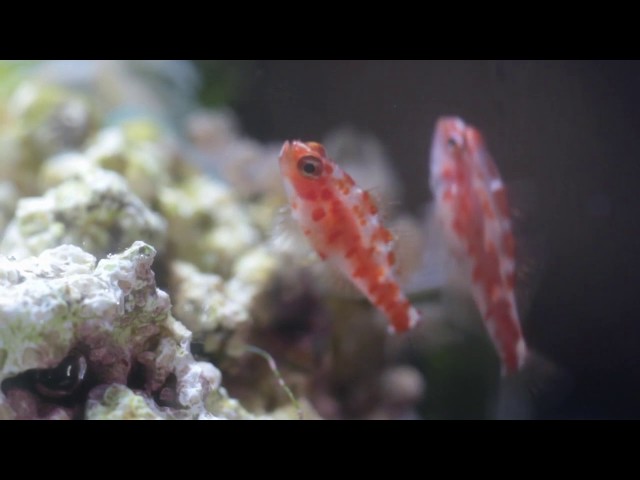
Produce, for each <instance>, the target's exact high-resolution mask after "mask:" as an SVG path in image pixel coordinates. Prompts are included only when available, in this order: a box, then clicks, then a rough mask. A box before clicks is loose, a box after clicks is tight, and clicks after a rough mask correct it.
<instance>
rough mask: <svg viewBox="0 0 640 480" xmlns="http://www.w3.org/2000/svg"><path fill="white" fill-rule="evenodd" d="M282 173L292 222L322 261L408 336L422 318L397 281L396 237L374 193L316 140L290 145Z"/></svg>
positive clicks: (284, 154) (283, 155)
mask: <svg viewBox="0 0 640 480" xmlns="http://www.w3.org/2000/svg"><path fill="white" fill-rule="evenodd" d="M279 161H280V170H281V173H282V178H283V181H284V186H285V190H286V192H287V197H288V199H289V204H290V206H291V211H292V215H293V218H294V219H295V220H296V222H297V224H298V225H299V227H300V228H301V230H302V232H303V234H304V235H305V236H306V237H307V239H308V240H309V242H310V243H311V245H312V246H313V248H314V249H315V251H316V253H317V254H318V255H319V256H320V258H321V259H322V260H324V261H326V262H328V263H330V264H331V265H333V266H334V267H336V268H337V269H338V270H339V271H341V272H342V274H344V275H345V276H346V277H347V278H348V279H350V280H351V282H352V283H353V284H354V285H355V286H356V287H357V288H358V289H359V290H360V291H361V292H362V293H363V294H364V295H365V296H366V297H367V298H368V299H369V300H370V301H371V302H372V303H373V304H374V305H376V306H377V307H378V308H379V309H380V310H382V311H383V312H384V313H385V315H386V316H387V317H388V319H389V324H390V330H391V331H393V332H404V331H406V330H408V329H410V328H412V327H413V326H415V324H416V323H417V322H418V320H419V319H420V314H419V313H418V311H417V310H416V309H415V308H414V307H413V306H412V305H411V304H410V302H409V301H408V300H407V298H406V297H405V296H404V294H403V293H402V291H401V289H400V286H399V285H398V282H397V280H396V277H395V272H394V270H395V268H394V265H395V263H396V259H395V253H394V251H393V240H394V239H393V235H392V234H391V232H390V231H389V230H387V229H386V228H385V227H384V226H383V225H382V223H381V221H380V218H379V214H378V209H377V207H376V205H375V203H374V202H373V200H372V199H371V197H370V195H369V193H368V192H367V191H365V190H362V189H361V188H359V187H358V186H357V185H356V184H355V182H354V180H353V179H352V178H351V176H350V175H349V174H348V173H346V172H344V171H343V170H342V169H341V168H340V167H339V166H338V165H336V164H335V163H333V162H332V161H331V160H330V159H329V158H328V157H327V154H326V152H325V150H324V148H323V147H322V146H321V145H320V144H318V143H315V142H308V143H303V142H300V141H293V142H285V143H284V145H283V147H282V150H281V152H280V159H279Z"/></svg>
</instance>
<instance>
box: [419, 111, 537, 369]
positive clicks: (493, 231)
mask: <svg viewBox="0 0 640 480" xmlns="http://www.w3.org/2000/svg"><path fill="white" fill-rule="evenodd" d="M430 168H431V189H432V191H433V194H434V197H435V204H436V214H437V217H438V220H439V222H440V223H441V225H442V227H443V229H444V232H445V237H446V240H447V244H448V246H449V249H450V251H451V253H452V254H453V255H454V256H455V257H456V258H457V259H458V260H460V262H461V263H462V265H463V267H464V269H465V275H466V276H467V277H468V280H469V282H470V284H471V293H472V296H473V299H474V301H475V303H476V305H477V307H478V309H479V311H480V313H481V315H482V318H483V320H484V323H485V326H486V328H487V330H488V332H489V335H490V336H491V339H492V341H493V343H494V345H495V346H496V349H497V351H498V354H499V356H500V359H501V361H502V365H503V373H507V374H510V373H514V372H516V371H517V370H519V369H520V368H521V367H522V366H523V365H524V363H525V360H526V358H527V355H528V350H527V345H526V343H525V340H524V337H523V335H522V329H521V327H520V319H519V317H518V308H517V305H516V294H515V287H516V265H515V240H514V236H513V232H512V222H511V217H510V209H509V205H508V200H507V194H506V189H505V185H504V183H503V181H502V179H501V177H500V173H499V171H498V169H497V167H496V165H495V163H494V161H493V158H492V157H491V154H490V153H489V151H488V150H487V147H486V145H485V142H484V139H483V137H482V135H481V134H480V132H479V131H478V130H476V129H475V128H474V127H472V126H469V125H467V124H465V122H464V121H463V120H461V119H460V118H455V117H443V118H440V119H439V120H438V122H437V125H436V130H435V134H434V136H433V142H432V146H431V165H430Z"/></svg>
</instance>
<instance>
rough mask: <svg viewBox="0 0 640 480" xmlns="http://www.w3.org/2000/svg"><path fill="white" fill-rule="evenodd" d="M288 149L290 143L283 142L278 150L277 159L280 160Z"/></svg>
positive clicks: (287, 141)
mask: <svg viewBox="0 0 640 480" xmlns="http://www.w3.org/2000/svg"><path fill="white" fill-rule="evenodd" d="M290 148H291V143H289V140H285V142H284V143H283V144H282V148H281V149H280V153H279V154H278V158H282V157H283V156H284V155H285V153H286V152H287V151H288V150H289V149H290Z"/></svg>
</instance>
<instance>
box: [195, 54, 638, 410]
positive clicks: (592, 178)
mask: <svg viewBox="0 0 640 480" xmlns="http://www.w3.org/2000/svg"><path fill="white" fill-rule="evenodd" d="M199 65H200V67H201V68H202V70H203V71H204V72H205V74H206V73H207V72H209V71H211V70H216V69H222V70H224V71H225V72H227V73H229V72H230V73H229V77H228V78H229V79H231V81H232V83H233V85H234V89H235V90H234V91H233V100H232V102H231V103H232V106H233V107H234V109H235V110H236V111H237V112H238V113H239V115H240V118H241V120H242V124H243V127H244V130H245V132H246V133H247V134H249V135H250V136H252V137H256V138H258V139H262V140H284V139H292V138H301V139H303V140H319V139H321V138H322V137H323V136H324V135H325V134H326V133H327V132H328V131H330V130H332V129H334V128H335V127H337V126H340V125H345V124H349V125H354V126H356V127H358V128H359V129H361V130H364V131H368V132H372V133H374V134H375V135H376V136H377V137H378V138H379V139H380V140H381V141H382V142H383V143H384V145H385V146H386V148H387V149H388V152H389V154H390V157H391V158H392V159H393V160H394V161H395V163H396V166H397V171H398V172H399V175H400V177H401V179H402V180H403V181H404V185H405V191H404V199H403V200H404V202H405V206H406V207H407V208H409V209H411V210H412V211H414V212H418V211H419V209H420V207H421V206H422V205H423V204H424V203H425V202H427V201H428V200H429V199H430V192H429V188H428V173H427V167H428V153H429V146H430V142H431V135H432V130H433V126H434V123H435V121H436V119H437V117H438V116H440V115H445V114H455V115H458V116H461V117H462V118H464V119H465V120H467V121H468V122H470V123H472V124H474V125H476V126H478V127H479V128H480V129H481V130H482V131H483V132H484V134H485V137H486V139H487V141H488V143H489V146H490V149H491V151H492V152H493V154H494V157H495V159H496V161H497V163H498V166H499V168H500V170H501V172H502V175H503V177H504V178H505V180H506V181H507V182H509V181H512V180H515V179H526V180H527V181H528V182H531V183H532V184H534V185H535V186H536V195H535V209H536V212H537V214H538V217H539V218H538V220H537V221H538V222H540V223H539V225H540V228H541V229H543V230H544V231H545V234H546V237H547V247H546V249H545V253H544V264H545V269H544V273H543V277H542V280H541V282H540V284H539V288H538V289H537V290H536V295H535V297H534V300H533V303H532V307H531V310H530V312H529V314H528V317H527V318H526V319H525V320H524V330H525V334H526V336H527V337H528V338H529V343H530V344H531V345H532V346H533V347H534V348H536V349H538V350H540V351H541V352H543V353H545V354H546V355H548V356H549V357H551V358H552V359H554V360H555V361H556V362H558V363H559V364H561V365H562V366H564V367H565V368H567V369H568V370H569V372H570V373H571V374H572V375H573V377H574V380H575V388H574V390H573V393H572V394H571V395H570V397H569V398H567V399H566V400H565V401H564V402H563V403H562V404H561V405H560V406H559V407H558V408H556V409H555V410H554V412H552V413H551V414H550V415H551V416H557V417H561V418H566V417H569V418H640V323H639V322H640V319H639V318H638V308H637V305H638V304H639V303H640V289H639V287H640V282H639V281H638V274H637V272H638V268H639V267H640V262H639V258H640V256H639V254H638V246H639V245H640V220H639V217H640V215H639V213H640V210H638V207H640V202H639V201H638V199H639V198H640V197H639V196H638V195H636V194H635V191H636V188H637V185H638V180H640V175H639V173H640V135H639V127H640V92H639V89H638V87H639V86H640V63H639V62H636V61H346V60H342V61H239V62H223V63H220V62H216V63H209V62H208V61H200V62H199Z"/></svg>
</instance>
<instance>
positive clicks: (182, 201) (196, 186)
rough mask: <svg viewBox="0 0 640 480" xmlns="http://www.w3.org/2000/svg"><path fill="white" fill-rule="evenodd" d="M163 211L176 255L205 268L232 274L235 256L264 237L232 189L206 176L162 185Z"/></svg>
mask: <svg viewBox="0 0 640 480" xmlns="http://www.w3.org/2000/svg"><path fill="white" fill-rule="evenodd" d="M159 211H160V213H161V214H162V215H163V216H164V217H165V218H166V219H167V222H168V232H169V243H170V247H171V249H172V250H173V252H174V255H175V256H176V257H177V258H179V259H181V260H184V261H187V262H189V263H192V264H194V265H196V266H197V267H198V268H199V269H200V270H202V271H204V272H215V273H217V274H219V275H222V276H225V277H226V276H228V275H229V273H230V269H231V266H232V264H233V262H234V261H235V259H236V258H237V257H238V256H240V255H242V254H243V253H244V252H246V251H247V250H249V248H251V247H252V246H254V245H256V244H257V243H258V242H259V241H260V234H259V232H258V230H257V229H256V228H255V227H254V226H253V225H252V223H251V219H250V218H249V216H248V214H247V212H246V210H245V209H244V207H243V205H242V204H241V203H240V202H239V200H238V199H237V198H236V197H235V195H234V194H233V192H232V191H231V189H229V188H228V187H227V186H226V185H224V184H223V183H221V182H219V181H216V180H213V179H210V178H207V177H204V176H195V175H194V176H191V177H188V178H186V179H185V180H184V181H182V182H179V183H177V184H175V185H173V186H171V187H167V188H164V189H162V191H161V193H160V194H159Z"/></svg>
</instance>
